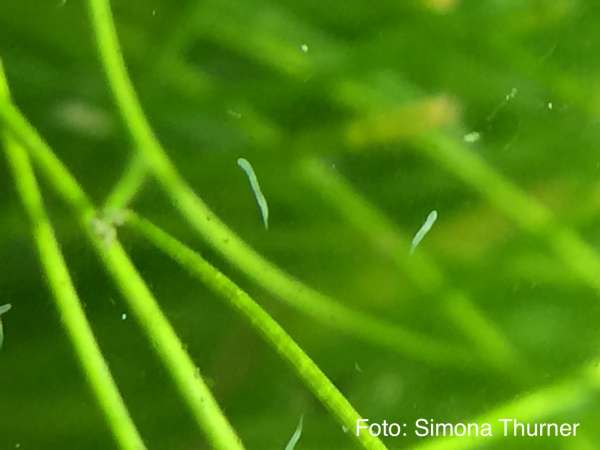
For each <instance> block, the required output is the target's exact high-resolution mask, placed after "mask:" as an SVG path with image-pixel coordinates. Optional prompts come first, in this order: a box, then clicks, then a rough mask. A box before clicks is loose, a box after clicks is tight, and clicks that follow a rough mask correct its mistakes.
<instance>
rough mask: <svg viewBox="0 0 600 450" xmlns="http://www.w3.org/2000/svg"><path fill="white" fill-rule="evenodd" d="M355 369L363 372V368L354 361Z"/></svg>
mask: <svg viewBox="0 0 600 450" xmlns="http://www.w3.org/2000/svg"><path fill="white" fill-rule="evenodd" d="M354 370H356V371H357V372H358V373H362V368H361V367H360V366H359V365H358V362H354Z"/></svg>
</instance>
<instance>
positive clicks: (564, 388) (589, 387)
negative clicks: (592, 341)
mask: <svg viewBox="0 0 600 450" xmlns="http://www.w3.org/2000/svg"><path fill="white" fill-rule="evenodd" d="M599 390H600V365H599V364H597V363H594V364H591V365H589V366H586V367H585V368H584V369H583V370H582V371H581V372H580V373H578V374H577V375H576V376H574V377H573V378H570V379H568V380H566V381H563V382H561V383H557V384H554V385H551V386H547V387H544V388H541V389H539V390H536V391H534V392H531V393H529V394H527V395H524V396H522V397H519V398H518V399H516V400H513V401H510V402H508V403H505V404H503V405H501V406H498V407H497V408H494V409H492V410H490V411H488V412H486V413H484V414H482V415H481V416H478V417H476V418H474V419H472V420H465V421H463V422H474V423H478V424H482V423H490V424H491V425H492V429H493V436H492V437H443V438H437V439H432V440H429V441H425V442H423V443H421V444H417V445H414V446H412V447H409V448H408V450H470V449H474V448H478V447H483V446H487V445H489V444H490V443H491V442H492V441H494V440H497V439H498V438H502V439H510V438H508V437H506V438H505V437H504V436H503V424H502V423H501V422H499V421H498V419H505V418H515V419H517V420H519V421H520V422H537V423H540V421H542V420H544V419H547V418H552V417H557V416H560V414H561V413H564V412H567V411H572V410H574V409H576V408H578V407H580V406H582V405H584V404H585V403H586V402H589V400H590V398H591V397H592V396H593V395H595V394H596V393H597V392H598V391H599ZM579 431H581V429H579V430H578V432H579Z"/></svg>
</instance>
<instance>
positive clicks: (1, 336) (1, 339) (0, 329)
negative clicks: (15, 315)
mask: <svg viewBox="0 0 600 450" xmlns="http://www.w3.org/2000/svg"><path fill="white" fill-rule="evenodd" d="M10 308H12V305H11V304H10V303H9V304H7V305H2V306H0V316H1V315H2V314H4V313H5V312H7V311H8V310H9V309H10ZM3 343H4V328H3V327H2V319H1V318H0V348H2V344H3Z"/></svg>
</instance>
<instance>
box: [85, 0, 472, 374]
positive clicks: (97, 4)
mask: <svg viewBox="0 0 600 450" xmlns="http://www.w3.org/2000/svg"><path fill="white" fill-rule="evenodd" d="M87 4H88V8H89V11H90V17H91V20H92V24H93V26H94V30H95V37H96V44H97V46H98V50H99V54H100V59H101V61H102V64H103V67H104V71H105V73H106V75H107V79H108V82H109V85H110V87H111V89H112V93H113V96H114V98H115V101H116V103H117V105H118V108H119V111H120V113H121V115H122V118H123V121H124V122H125V124H126V125H127V127H128V129H129V132H130V134H131V136H132V138H133V141H134V143H135V146H136V147H137V148H138V149H139V151H140V152H141V153H142V154H143V156H144V159H145V162H146V164H147V165H148V168H149V170H150V172H151V173H152V174H153V175H154V177H155V178H156V179H157V181H158V182H159V184H160V185H161V186H162V188H163V189H164V191H165V192H166V194H167V195H168V197H169V198H170V199H171V201H172V202H173V204H174V206H175V207H176V208H177V209H178V210H179V211H180V213H181V214H182V216H183V217H184V218H185V219H186V220H187V221H188V222H189V223H190V224H191V225H192V227H193V228H194V229H195V230H196V231H197V232H198V233H199V234H200V235H201V236H202V237H203V238H204V239H205V240H206V242H208V243H209V244H210V245H211V246H213V247H214V248H215V249H216V250H217V251H219V252H220V253H221V254H222V255H223V256H224V257H225V258H226V259H227V260H228V261H229V262H230V263H231V264H233V265H234V266H236V267H238V268H239V269H240V270H241V271H242V272H243V273H245V274H246V275H247V276H248V277H250V278H251V279H252V280H254V281H255V282H256V283H258V284H259V285H261V286H262V287H263V288H265V289H266V290H268V291H269V292H271V293H272V294H273V295H275V296H276V297H277V298H280V299H281V300H283V301H286V302H287V303H289V304H290V305H291V306H293V307H295V308H296V309H298V310H299V311H301V312H303V313H304V314H307V315H309V316H310V317H312V318H315V319H317V320H319V321H321V322H322V323H324V324H326V325H329V326H332V327H334V328H336V329H338V330H341V331H344V332H347V333H349V334H354V335H356V336H357V337H359V338H361V339H363V340H366V341H368V342H371V343H374V344H377V345H381V346H384V347H386V348H388V349H392V350H394V351H397V352H402V353H404V354H406V355H408V356H411V357H413V358H417V359H418V360H421V361H427V362H429V363H438V364H440V363H441V364H448V363H450V364H452V363H458V364H459V365H461V366H462V365H464V364H465V362H468V361H470V360H471V357H470V356H469V355H468V354H465V352H462V351H461V350H460V349H454V348H449V347H448V346H446V345H444V344H440V343H437V342H435V341H432V340H430V339H427V338H425V337H424V336H420V335H419V334H417V333H413V332H409V331H407V330H403V329H401V328H400V327H397V326H394V325H390V324H387V323H385V322H384V321H382V320H379V319H376V318H372V317H369V316H367V315H366V314H359V313H356V312H354V311H352V310H350V309H349V308H346V307H344V306H343V305H341V304H339V303H337V302H336V301H335V300H333V299H332V298H330V297H328V296H326V295H323V294H321V293H319V292H317V291H315V290H313V289H311V288H310V287H308V286H306V285H304V284H303V283H301V282H300V281H298V280H296V279H295V278H293V277H292V276H290V275H289V274H287V273H285V272H284V271H282V270H281V269H279V268H278V267H277V266H275V265H274V264H272V263H271V262H269V261H267V260H266V259H264V258H263V257H262V256H261V255H259V254H258V253H257V252H256V251H255V250H253V249H252V248H251V247H249V246H248V245H247V244H246V243H245V242H244V241H243V240H242V239H240V238H239V237H238V236H237V235H236V234H235V233H234V232H233V231H232V230H230V229H229V228H228V227H227V226H226V225H225V224H224V223H223V222H221V220H220V219H219V218H218V217H217V216H216V215H215V214H214V213H213V212H212V211H211V210H210V209H209V208H208V206H207V205H206V204H205V203H204V202H203V201H202V200H201V199H200V198H199V197H198V196H197V195H196V194H195V193H194V192H193V190H192V189H191V187H190V186H189V185H188V184H187V183H186V182H185V180H184V179H183V178H182V177H181V176H180V175H179V173H178V172H177V169H176V168H175V166H174V165H173V163H172V162H171V160H170V159H169V157H168V156H167V154H166V152H165V151H164V149H163V148H162V146H161V144H160V143H159V141H158V139H157V138H156V136H155V135H154V133H153V131H152V129H151V127H150V125H149V124H148V121H147V120H146V117H145V115H144V112H143V110H142V107H141V105H140V103H139V101H138V98H137V96H136V93H135V90H134V88H133V86H132V84H131V81H130V80H129V77H128V74H127V71H126V68H125V62H124V60H123V56H122V54H121V50H120V47H119V43H118V39H117V34H116V30H115V27H114V22H113V19H112V13H111V10H110V4H109V2H108V1H107V0H88V2H87Z"/></svg>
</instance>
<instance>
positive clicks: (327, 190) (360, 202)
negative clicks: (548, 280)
mask: <svg viewBox="0 0 600 450" xmlns="http://www.w3.org/2000/svg"><path fill="white" fill-rule="evenodd" d="M298 168H299V172H300V174H301V175H302V178H303V180H304V181H305V182H306V183H308V184H309V185H310V186H312V187H313V188H314V189H316V190H317V191H318V192H319V193H320V194H321V196H322V198H323V199H324V200H325V201H327V203H328V204H329V205H331V206H332V207H333V208H335V209H336V210H337V211H339V213H340V214H341V215H342V216H343V218H344V219H345V220H346V221H347V222H348V223H350V224H351V225H353V226H354V227H355V228H356V229H357V230H359V231H360V232H361V233H362V234H363V236H365V238H366V239H368V240H369V241H370V242H371V245H372V246H373V247H374V248H376V249H378V250H380V251H381V252H383V253H385V254H386V255H388V256H389V257H390V258H391V260H392V261H393V262H394V264H395V265H396V266H397V267H398V268H399V269H400V270H402V272H404V273H406V274H407V275H408V277H409V278H410V279H411V281H412V282H413V284H414V285H415V286H417V287H418V288H419V289H420V290H421V291H422V292H423V293H425V294H426V295H427V296H428V297H429V298H431V299H437V304H439V305H440V306H441V308H442V310H443V311H444V312H445V314H446V315H447V316H448V317H449V318H450V320H451V321H452V322H453V323H454V325H455V326H456V327H457V328H458V329H459V330H461V331H462V332H463V334H464V335H465V336H466V337H467V338H468V339H469V340H470V341H471V343H472V344H474V346H475V348H477V349H478V350H479V353H480V355H481V357H482V359H484V360H485V361H486V362H487V363H488V364H489V365H490V366H492V368H494V369H495V370H498V371H501V372H503V373H506V374H509V375H510V376H511V377H513V378H519V379H522V378H524V375H525V374H524V373H523V372H527V373H529V372H530V371H531V370H530V369H528V368H527V367H526V366H527V365H526V363H525V361H524V360H523V358H522V357H521V356H520V355H519V354H518V352H517V351H516V350H515V349H514V347H513V346H512V344H511V343H510V342H509V341H508V340H507V338H506V337H505V336H504V334H503V333H502V332H501V331H500V330H498V329H497V327H496V326H495V325H494V324H493V323H492V322H490V321H489V320H488V319H487V318H486V317H485V316H484V314H483V313H482V312H481V311H480V310H479V309H478V308H477V306H476V304H475V303H474V302H473V301H472V300H471V299H470V298H469V297H468V296H467V295H466V294H465V293H464V292H462V291H460V290H458V289H456V288H454V287H452V286H450V284H449V282H448V280H447V279H446V277H445V276H444V273H443V272H442V270H441V269H440V268H439V267H438V266H437V265H436V264H435V262H434V261H433V260H432V259H431V258H429V257H427V255H426V253H424V252H423V251H422V250H420V251H417V252H415V253H414V254H412V255H411V254H409V248H410V241H409V239H408V238H407V237H405V236H404V235H403V234H402V232H401V231H400V230H399V229H398V227H397V226H395V225H394V224H393V223H392V222H391V221H390V220H389V218H388V217H386V216H385V215H384V214H383V213H381V212H380V211H379V210H378V209H377V208H375V207H373V206H372V205H371V204H370V203H369V202H368V201H367V200H366V199H364V198H363V197H361V196H360V194H359V193H358V192H356V190H355V189H353V187H352V186H350V184H348V183H347V182H346V180H344V178H343V177H342V176H340V175H339V174H337V173H336V172H335V171H334V170H332V169H330V168H329V167H327V165H326V164H325V163H323V162H322V161H320V160H319V158H317V157H315V156H307V157H304V158H302V159H301V160H299V162H298Z"/></svg>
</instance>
